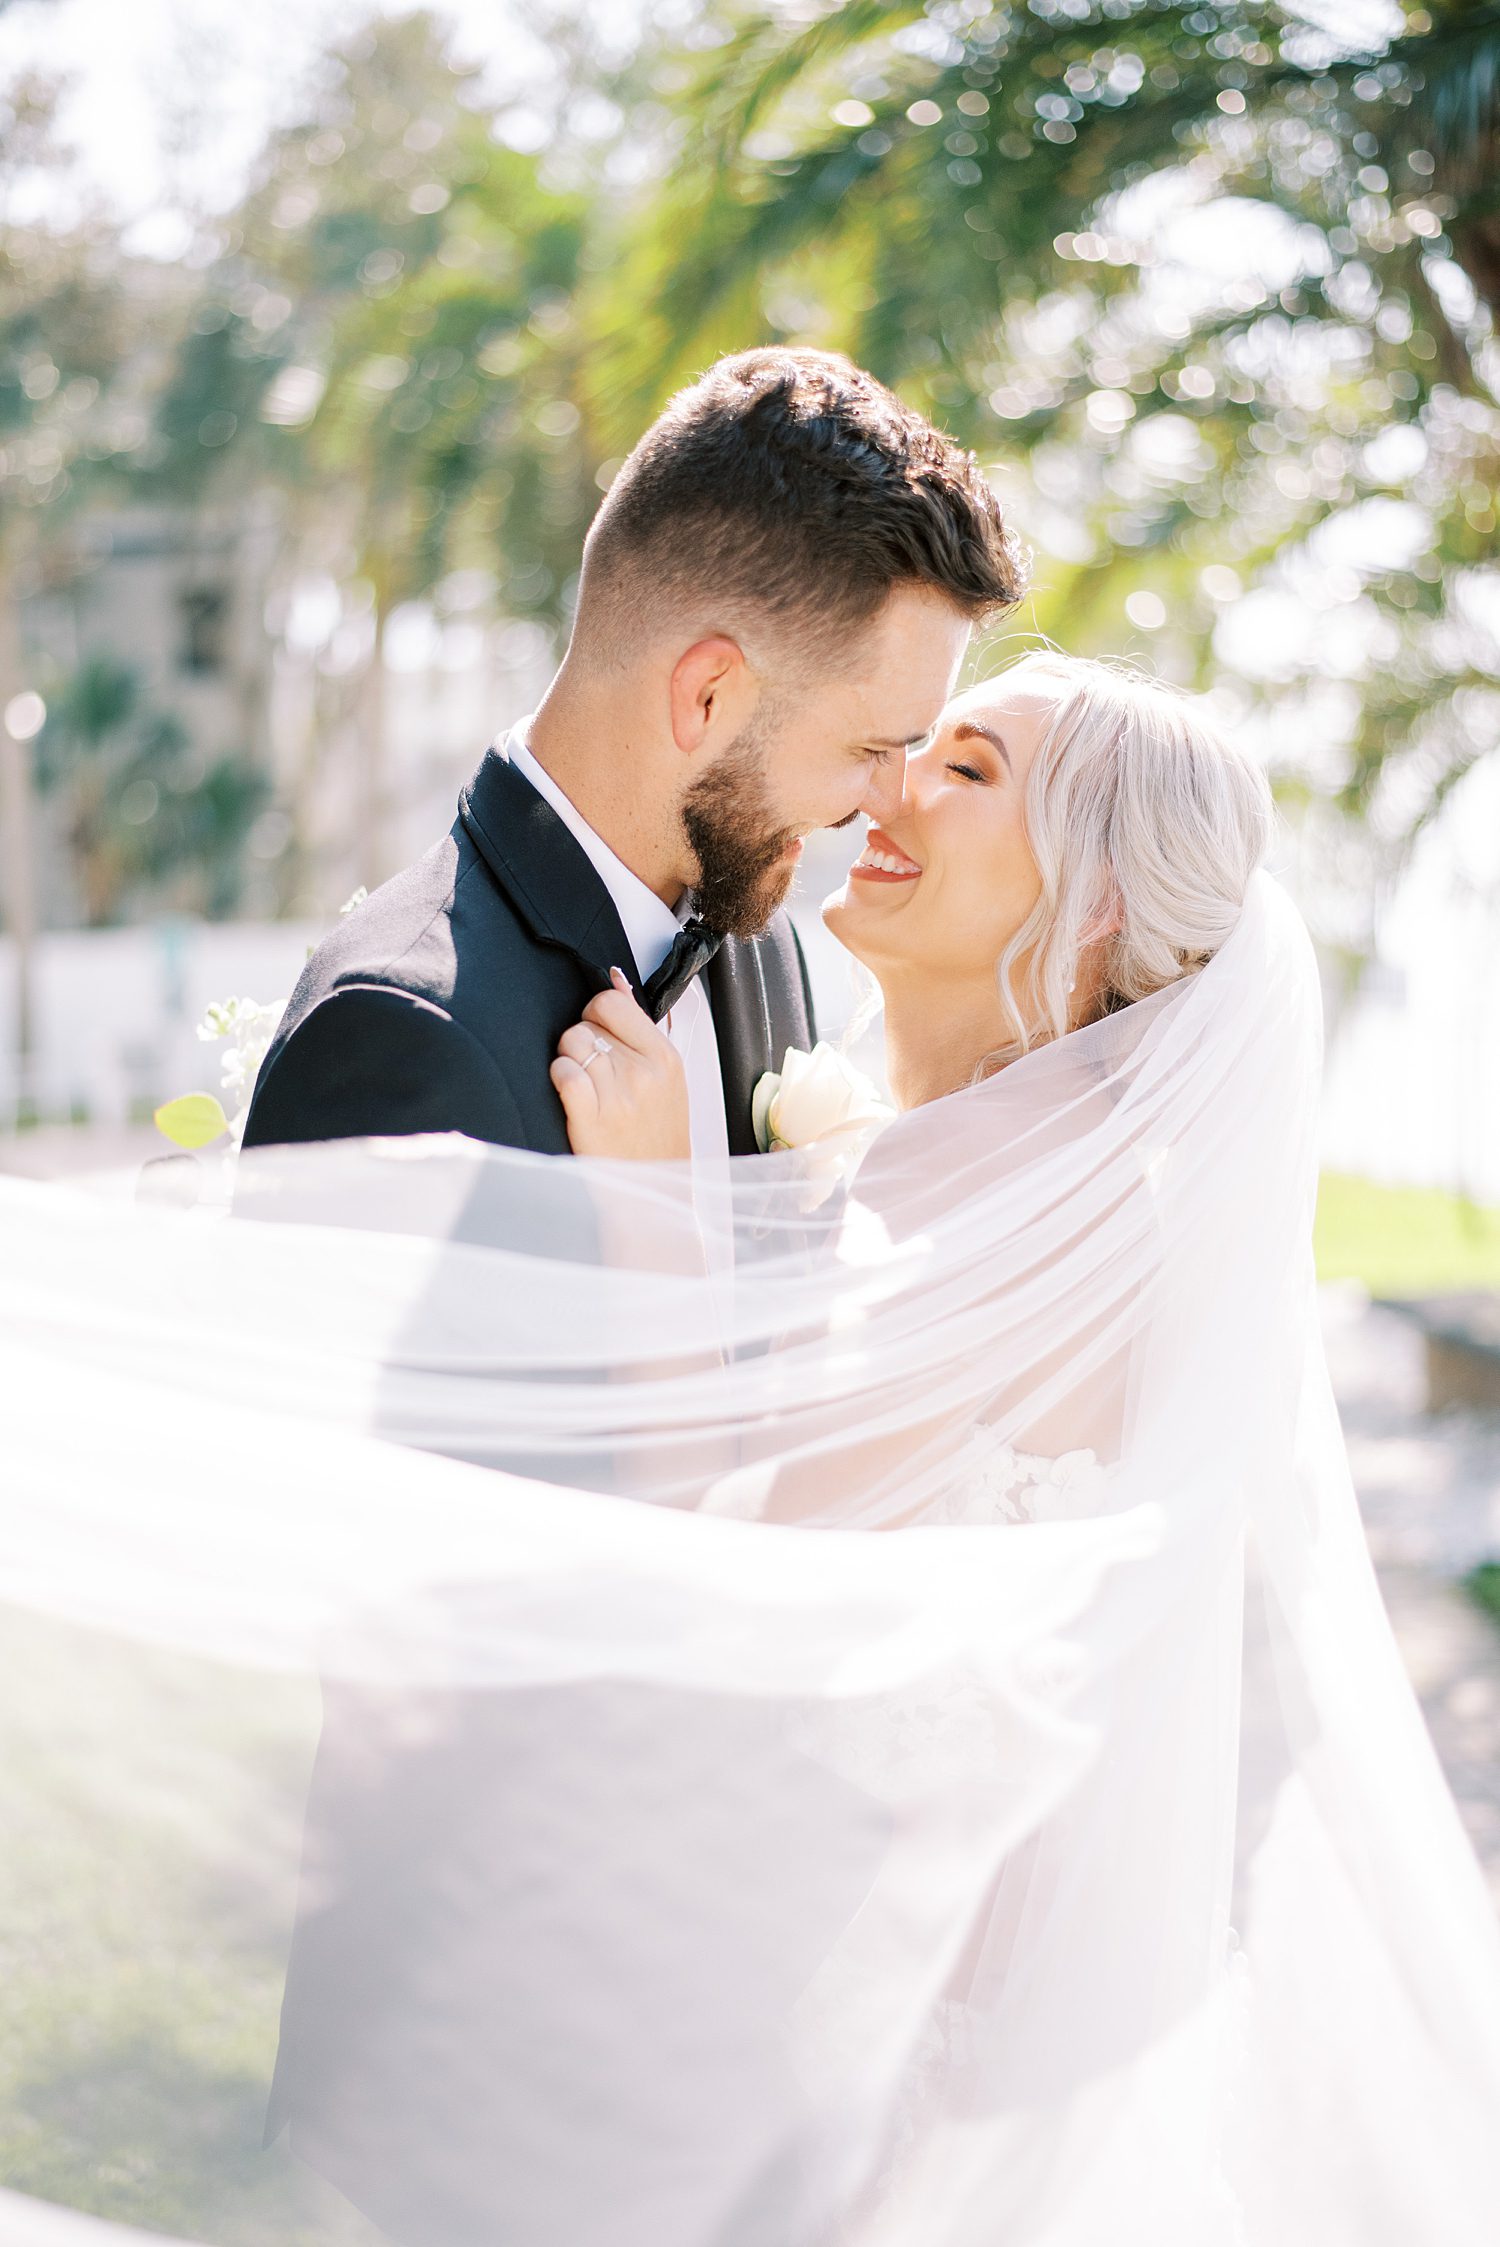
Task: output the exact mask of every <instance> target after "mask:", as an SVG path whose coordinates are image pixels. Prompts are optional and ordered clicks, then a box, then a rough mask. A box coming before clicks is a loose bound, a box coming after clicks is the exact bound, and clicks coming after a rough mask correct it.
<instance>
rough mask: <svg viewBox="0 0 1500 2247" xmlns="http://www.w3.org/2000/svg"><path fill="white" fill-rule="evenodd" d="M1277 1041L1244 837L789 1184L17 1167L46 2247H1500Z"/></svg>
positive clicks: (1413, 1752)
mask: <svg viewBox="0 0 1500 2247" xmlns="http://www.w3.org/2000/svg"><path fill="white" fill-rule="evenodd" d="M1318 1065H1319V1004H1318V988H1317V978H1316V973H1315V969H1314V966H1313V963H1312V959H1311V955H1310V950H1309V947H1308V945H1307V942H1306V938H1305V935H1304V934H1303V932H1302V930H1301V928H1300V926H1299V924H1298V923H1297V920H1296V916H1295V914H1294V913H1293V912H1292V910H1291V908H1290V906H1289V904H1288V903H1287V901H1286V900H1285V898H1284V897H1283V896H1282V895H1281V893H1280V892H1279V891H1278V890H1277V888H1276V886H1275V885H1274V883H1272V882H1270V881H1269V880H1268V879H1267V878H1265V877H1261V878H1259V879H1258V880H1257V883H1256V885H1255V887H1254V890H1253V892H1252V896H1251V899H1250V902H1249V905H1248V906H1247V909H1246V912H1245V914H1244V917H1243V920H1242V922H1241V924H1240V926H1239V928H1238V929H1237V930H1236V932H1235V934H1234V936H1233V937H1232V938H1231V940H1230V941H1229V943H1228V944H1226V945H1225V947H1224V948H1223V950H1222V951H1221V952H1220V953H1219V954H1218V955H1217V957H1216V958H1215V959H1214V960H1213V961H1212V962H1211V963H1210V964H1209V966H1208V967H1207V968H1205V969H1204V970H1203V971H1202V973H1201V974H1199V975H1197V976H1195V977H1193V978H1192V979H1191V980H1190V981H1187V982H1185V983H1183V984H1181V985H1179V986H1176V987H1175V988H1174V989H1173V990H1171V991H1169V992H1166V993H1163V994H1161V995H1160V996H1159V997H1158V998H1157V999H1154V1000H1150V1001H1147V1002H1145V1003H1144V1004H1143V1005H1140V1006H1136V1007H1131V1008H1128V1009H1125V1010H1124V1011H1123V1012H1121V1013H1119V1014H1116V1015H1112V1016H1111V1017H1109V1018H1108V1020H1107V1021H1105V1022H1101V1023H1099V1024H1097V1025H1095V1026H1093V1027H1092V1028H1090V1029H1087V1030H1084V1031H1080V1032H1078V1033H1075V1034H1074V1035H1073V1036H1072V1037H1069V1038H1067V1039H1064V1040H1062V1041H1060V1043H1058V1044H1057V1045H1055V1046H1052V1047H1047V1048H1044V1049H1042V1050H1040V1051H1038V1052H1037V1053H1034V1054H1032V1055H1029V1056H1027V1057H1026V1058H1025V1059H1024V1060H1022V1061H1021V1062H1018V1063H1017V1064H1015V1065H1014V1066H1013V1067H1011V1068H1009V1069H1007V1070H1005V1071H1003V1072H1001V1073H1000V1074H999V1075H998V1076H996V1077H995V1078H993V1079H991V1080H990V1081H989V1082H987V1083H986V1084H983V1085H981V1086H978V1087H975V1088H973V1089H972V1090H970V1091H967V1092H964V1093H961V1094H957V1095H955V1096H953V1097H952V1098H951V1099H949V1100H945V1101H939V1102H935V1103H933V1104H931V1105H930V1106H929V1107H927V1108H923V1109H919V1110H917V1111H915V1112H914V1113H913V1114H911V1115H908V1116H905V1117H902V1118H901V1119H899V1120H898V1121H897V1122H896V1123H894V1124H892V1125H891V1126H890V1128H889V1129H888V1130H886V1131H885V1132H884V1133H882V1134H881V1136H880V1137H879V1138H878V1139H877V1140H876V1142H875V1143H874V1145H873V1146H872V1147H871V1149H870V1150H869V1152H868V1153H867V1154H866V1155H865V1157H864V1160H863V1162H862V1164H861V1166H860V1168H859V1170H858V1172H857V1173H856V1175H855V1176H854V1177H853V1178H852V1179H851V1180H849V1181H848V1182H847V1184H846V1186H845V1187H844V1188H843V1189H842V1190H839V1191H836V1192H832V1193H830V1192H829V1187H828V1179H827V1177H826V1176H825V1175H822V1174H820V1172H819V1169H818V1166H817V1164H816V1162H815V1161H813V1160H805V1159H803V1158H802V1157H799V1156H796V1155H778V1156H774V1157H768V1158H764V1159H755V1160H750V1161H746V1162H742V1163H736V1164H733V1165H731V1166H729V1171H728V1175H726V1176H725V1177H724V1178H723V1180H722V1191H721V1192H719V1193H717V1194H715V1195H713V1196H703V1195H702V1194H701V1193H700V1194H698V1195H697V1196H696V1197H695V1193H694V1180H693V1178H692V1176H691V1174H689V1173H688V1172H687V1171H686V1170H685V1169H681V1170H680V1169H678V1168H676V1167H674V1166H651V1165H632V1164H605V1163H588V1162H556V1161H548V1160H546V1159H544V1158H538V1157H530V1156H525V1155H518V1154H514V1153H511V1152H508V1151H506V1150H500V1149H493V1148H482V1147H478V1146H476V1145H474V1144H472V1143H469V1142H465V1141H456V1140H439V1141H433V1142H421V1141H392V1142H386V1143H376V1144H373V1145H369V1146H346V1147H325V1148H307V1149H289V1150H283V1151H280V1152H272V1153H270V1154H266V1155H258V1156H256V1157H254V1158H252V1159H250V1160H248V1161H247V1162H246V1164H245V1166H244V1168H243V1170H242V1172H241V1175H240V1178H239V1181H238V1188H237V1197H236V1215H235V1217H234V1218H233V1219H232V1220H222V1221H210V1220H206V1219H204V1218H202V1217H201V1216H198V1215H192V1216H181V1215H173V1214H170V1213H163V1212H161V1211H153V1210H140V1209H133V1208H131V1207H129V1206H128V1205H120V1204H118V1203H113V1202H109V1201H106V1200H102V1199H90V1198H89V1197H87V1196H83V1195H73V1194H65V1193H63V1192H61V1191H60V1190H58V1189H41V1188H34V1187H29V1186H25V1185H22V1184H20V1183H17V1182H0V1222H3V1225H4V1233H5V1243H6V1253H5V1256H4V1258H3V1259H0V1382H3V1385H4V1391H5V1400H6V1402H5V1475H4V1484H3V1488H0V1602H4V1603H7V1605H8V1610H9V1614H10V1616H11V1618H12V1621H13V1627H14V1634H15V1638H16V1643H17V1645H18V1646H20V1647H22V1648H23V1649H24V1650H25V1651H24V1658H22V1659H18V1660H17V1661H15V1662H13V1663H12V1665H11V1667H10V1688H11V1691H10V1705H9V1710H8V1714H7V1718H6V1721H7V1723H8V1725H9V1727H10V1730H9V1732H8V1734H7V1736H6V1740H5V1743H4V1745H5V1748H6V1752H5V1754H4V1755H0V1786H3V1787H4V1788H6V1789H8V1790H9V1791H8V1793H7V1794H5V1795H4V1797H3V1799H0V1808H3V1810H4V1812H5V1814H6V1823H7V1833H8V1844H7V1850H6V1863H5V1867H4V1869H3V1873H0V1879H3V1881H4V1882H5V1883H6V1884H7V1886H6V1888H5V1891H4V1893H5V1895H6V1896H7V1897H8V1898H9V1900H10V1901H9V1906H8V1908H9V1909H10V1910H11V1913H12V1918H11V1923H10V1924H11V1926H12V1928H13V1929H20V1930H21V1931H22V1932H21V1934H20V1935H17V1936H15V1937H14V1939H13V1941H12V1945H11V1950H10V1953H9V1958H10V1965H9V1967H8V1973H7V1992H6V2003H7V2006H8V2008H9V2013H8V2025H9V2028H10V2030H11V2031H12V2032H13V2033H12V2034H10V2035H9V2036H8V2047H9V2048H10V2049H11V2050H13V2051H14V2053H15V2055H16V2057H15V2059H14V2061H13V2063H12V2064H11V2067H10V2073H9V2075H8V2077H7V2081H6V2084H5V2086H4V2087H3V2088H0V2147H3V2148H4V2149H5V2159H6V2174H7V2182H8V2184H9V2185H10V2187H11V2188H12V2189H13V2191H16V2192H19V2193H21V2194H30V2195H33V2196H35V2198H36V2199H37V2200H47V2201H51V2202H53V2203H55V2204H57V2205H56V2206H54V2208H52V2209H51V2210H49V2211H45V2212H44V2213H43V2215H42V2216H41V2218H40V2219H38V2220H39V2221H42V2222H45V2223H46V2224H47V2225H48V2226H49V2227H50V2232H49V2236H50V2237H51V2238H53V2239H54V2240H55V2241H56V2243H57V2247H74V2242H75V2239H76V2247H89V2242H90V2240H91V2239H92V2238H93V2237H94V2236H95V2235H94V2234H93V2233H92V2232H91V2230H90V2228H89V2219H88V2218H86V2217H83V2216H81V2215H80V2216H79V2217H78V2218H77V2219H76V2223H75V2219H73V2218H72V2217H70V2216H69V2214H68V2213H67V2212H66V2209H67V2206H68V2204H70V2203H71V2204H73V2205H75V2206H77V2207H78V2208H80V2209H82V2208H87V2209H89V2210H90V2211H92V2212H93V2214H94V2215H96V2216H99V2215H102V2216H108V2217H111V2218H113V2219H115V2220H117V2221H118V2222H120V2223H123V2224H126V2225H137V2226H141V2227H145V2229H144V2230H143V2232H142V2237H144V2236H145V2235H146V2232H148V2231H149V2234H150V2236H152V2237H156V2238H160V2237H161V2236H162V2235H163V2234H164V2233H166V2234H169V2235H173V2236H178V2237H181V2238H189V2239H192V2240H195V2241H203V2242H211V2243H213V2247H262V2243H263V2242H269V2241H271V2240H276V2241H278V2242H279V2241H282V2240H286V2241H291V2240H296V2241H298V2242H300V2243H302V2247H354V2243H356V2242H358V2243H360V2247H365V2243H370V2242H374V2241H378V2240H379V2239H381V2238H385V2239H387V2240H395V2241H396V2242H398V2243H399V2247H496V2243H497V2242H500V2241H517V2242H522V2241H524V2243H525V2247H996V2242H998V2241H1005V2242H1007V2243H1008V2247H1009V2243H1014V2247H1103V2243H1105V2242H1108V2247H1412V2243H1413V2242H1415V2241H1421V2242H1423V2243H1424V2247H1425V2243H1426V2242H1429V2241H1430V2242H1432V2247H1490V2243H1491V2241H1492V2240H1493V2237H1494V2226H1495V2211H1496V2209H1497V2208H1500V2134H1497V2132H1496V2130H1495V2127H1494V2124H1495V2116H1496V2114H1497V2113H1500V1936H1497V1932H1496V1927H1495V1923H1494V1916H1493V1913H1492V1911H1491V1908H1490V1905H1489V1901H1488V1898H1487V1897H1486V1894H1485V1891H1484V1887H1483V1884H1482V1881H1481V1879H1480V1877H1479V1874H1478V1870H1477V1868H1476V1866H1475V1864H1474V1862H1473V1858H1472V1854H1471V1853H1470V1851H1469V1850H1468V1847H1467V1844H1466V1843H1465V1841H1464V1839H1463V1836H1462V1833H1461V1830H1460V1828H1459V1825H1458V1821H1457V1817H1456V1814H1455V1812H1454V1809H1453V1805H1452V1803H1451V1800H1450V1799H1449V1796H1448V1793H1447V1790H1446V1787H1445V1786H1444V1783H1443V1780H1442V1776H1441V1773H1440V1771H1439V1769H1438V1766H1437V1763H1436V1759H1435V1758H1434V1756H1433V1754H1432V1750H1431V1747H1430V1744H1429V1742H1428V1741H1427V1738H1426V1735H1425V1732H1424V1730H1423V1727H1422V1723H1421V1719H1420V1715H1419V1713H1418V1711H1417V1708H1416V1705H1415V1702H1414V1700H1413V1697H1412V1694H1411V1691H1410V1688H1409V1686H1408V1685H1407V1683H1406V1680H1405V1678H1404V1676H1403V1674H1402V1671H1401V1666H1400V1663H1399V1660H1398V1657H1397V1655H1396V1651H1395V1648H1394V1646H1393V1644H1392V1641H1391V1637H1390V1632H1389V1628H1388V1626H1387V1624H1386V1621H1385V1617H1384V1614H1383V1612H1382V1609H1381V1605H1380V1600H1379V1595H1378V1592H1377V1590H1376V1587H1375V1583H1374V1579H1373V1574H1372V1571H1371V1569H1370V1565H1369V1561H1368V1556H1367V1554H1366V1552H1365V1549H1364V1544H1363V1539H1362V1535H1361V1530H1360V1525H1359V1519H1358V1514H1357V1511H1356V1508H1355V1504H1354V1498H1353V1493H1352V1490H1351V1487H1350V1482H1349V1476H1348V1472H1347V1466H1346V1462H1345V1459H1344V1453H1343V1446H1342V1442H1341V1438H1340V1434H1339V1429H1338V1425H1337V1419H1336V1416H1335V1413H1334V1409H1333V1405H1332V1400H1331V1396H1330V1393H1329V1389H1328V1382H1327V1376H1326V1371H1325V1368H1324V1366H1323V1361H1322V1352H1321V1342H1320V1339H1319V1334H1318V1328H1317V1320H1316V1309H1315V1299H1314V1292H1313V1286H1312V1271H1311V1257H1310V1226H1311V1212H1312V1200H1313V1192H1314V1186H1315V1178H1316V1132H1315V1125H1316V1110H1317V1084H1318ZM700 1183H701V1181H700ZM705 1226H707V1227H710V1228H712V1229H713V1231H714V1237H713V1238H711V1239H709V1240H707V1241H705V1239H704V1228H705ZM299 1859H300V1875H299ZM27 1929H34V1930H38V1931H39V1932H38V1933H37V1935H36V1939H35V1940H32V1938H31V1937H30V1936H28V1935H27V1934H26V1933H25V1930H27ZM37 1961H40V1962H41V1963H40V1964H36V1963H35V1962H37ZM43 1968H44V1969H45V1971H43ZM283 1990H284V1999H283ZM59 1992H63V1993H66V1994H65V1995H63V1996H59V1994H58V1993H59ZM278 2009H280V2012H281V2021H280V2035H279V2051H278V2027H277V2013H278ZM273 2073H274V2078H275V2090H274V2095H273V2097H272V2099H271V2111H270V2125H271V2129H270V2143H269V2146H268V2149H267V2150H266V2151H265V2152H264V2153H263V2154H262V2153H259V2152H257V2151H256V2150H255V2149H256V2148H257V2146H258V2144H259V2140H260V2135H261V2123H262V2115H263V2111H264V2102H265V2099H266V2095H267V2092H268V2090H269V2088H270V2086H271V2082H272V2077H273ZM0 2206H3V2204H0ZM354 2211H358V2212H359V2213H358V2214H357V2215H356V2214H355V2213H354ZM14 2212H15V2211H14V2209H12V2210H10V2211H8V2212H7V2213H9V2214H14ZM27 2220H28V2221H30V2218H28V2219H27ZM371 2226H374V2227H375V2228H374V2229H373V2230H372V2229H371V2228H370V2227H371Z"/></svg>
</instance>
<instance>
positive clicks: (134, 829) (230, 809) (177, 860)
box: [36, 655, 270, 928]
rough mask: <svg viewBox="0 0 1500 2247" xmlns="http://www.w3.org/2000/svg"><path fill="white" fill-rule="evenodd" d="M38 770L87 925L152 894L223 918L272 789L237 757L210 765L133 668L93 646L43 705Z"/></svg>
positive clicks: (114, 917) (109, 919) (116, 916)
mask: <svg viewBox="0 0 1500 2247" xmlns="http://www.w3.org/2000/svg"><path fill="white" fill-rule="evenodd" d="M36 766H37V780H38V783H39V786H40V787H41V790H42V792H43V794H44V796H53V797H55V798H57V799H58V800H59V801H60V805H61V811H62V818H63V821H64V825H65V828H66V832H67V837H68V844H69V853H70V858H71V861H72V865H73V868H74V872H75V877H76V879H77V882H78V885H79V891H80V904H81V907H82V913H83V918H84V920H85V921H86V923H87V925H88V926H89V927H91V928H97V927H104V926H108V925H109V924H111V923H113V922H116V921H118V920H120V919H121V918H123V916H124V914H125V912H126V909H127V907H129V906H131V905H135V904H139V903H141V902H143V901H144V900H147V899H150V900H151V901H153V902H155V903H157V904H164V903H165V904H171V905H174V906H177V907H179V908H181V909H188V910H196V911H199V912H203V913H206V914H207V915H208V916H209V917H210V918H213V919H221V918H222V917H223V916H224V915H225V914H226V913H228V912H230V911H232V910H233V907H234V905H235V903H236V901H237V898H238V895H239V888H240V883H241V879H242V874H243V861H242V850H243V844H244V837H245V833H246V831H247V829H248V827H249V825H250V823H251V821H252V820H253V819H254V817H255V814H256V813H257V812H258V811H259V810H260V809H261V808H262V807H263V805H264V803H265V801H266V798H267V796H268V795H269V793H270V789H269V783H268V782H267V780H266V778H265V776H264V774H262V773H261V772H260V771H258V770H257V769H256V768H255V767H254V766H253V765H252V764H251V763H250V761H249V760H248V759H247V758H245V757H243V756H235V755H229V756H223V757H219V758H217V759H215V760H214V761H213V762H212V763H209V762H208V761H206V760H205V759H203V758H201V757H199V756H198V755H197V753H196V752H195V751H194V749H193V747H192V745H191V743H190V741H189V739H188V735H187V732H186V729H185V728H184V727H183V725H182V724H181V722H180V721H179V720H178V719H177V718H176V717H175V716H173V715H172V714H171V713H166V712H161V711H156V710H152V709H151V708H149V707H148V706H147V705H146V702H145V698H144V695H143V692H142V688H141V681H140V676H139V674H138V673H137V671H136V670H135V669H134V668H133V666H131V665H130V664H127V663H122V662H119V661H118V660H116V659H115V658H114V657H111V656H104V655H99V656H91V657H90V658H89V659H88V660H87V661H86V662H84V663H83V664H82V665H80V667H79V669H78V670H77V671H76V672H75V673H74V674H73V675H72V677H71V678H70V679H68V680H67V681H66V682H65V683H64V686H63V688H62V691H61V693H60V694H58V695H57V696H56V698H55V699H54V701H53V704H52V706H51V709H50V712H49V715H48V720H47V724H46V726H45V727H44V729H43V731H42V733H41V735H40V737H39V739H38V742H37V760H36Z"/></svg>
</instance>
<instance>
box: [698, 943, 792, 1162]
mask: <svg viewBox="0 0 1500 2247" xmlns="http://www.w3.org/2000/svg"><path fill="white" fill-rule="evenodd" d="M704 981H705V982H706V984H707V985H708V1003H709V1006H710V1007H711V1008H712V1010H713V1018H714V1036H715V1038H716V1039H717V1041H718V1047H719V1074H720V1075H721V1076H722V1078H723V1080H724V1117H725V1121H726V1123H727V1124H728V1126H729V1152H730V1153H731V1155H753V1154H754V1153H755V1152H756V1146H755V1126H754V1124H753V1123H752V1122H751V1118H750V1101H751V1095H752V1094H753V1093H754V1091H755V1087H756V1085H757V1084H758V1083H759V1082H760V1079H761V1078H762V1077H763V1076H764V1075H765V1072H766V1071H767V1069H771V1068H774V1067H775V1066H776V1064H775V1063H774V1062H773V1061H772V1059H771V1021H770V1015H769V1012H768V1006H767V998H766V990H765V984H764V981H763V978H762V976H761V973H760V963H759V961H758V960H757V958H756V953H755V946H754V945H753V944H740V943H737V942H736V941H735V939H734V938H733V937H728V938H726V940H725V941H724V943H723V944H721V945H720V947H719V949H718V951H717V952H716V953H715V954H714V956H713V958H712V959H711V960H710V961H709V963H708V966H707V968H706V969H705V970H704Z"/></svg>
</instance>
